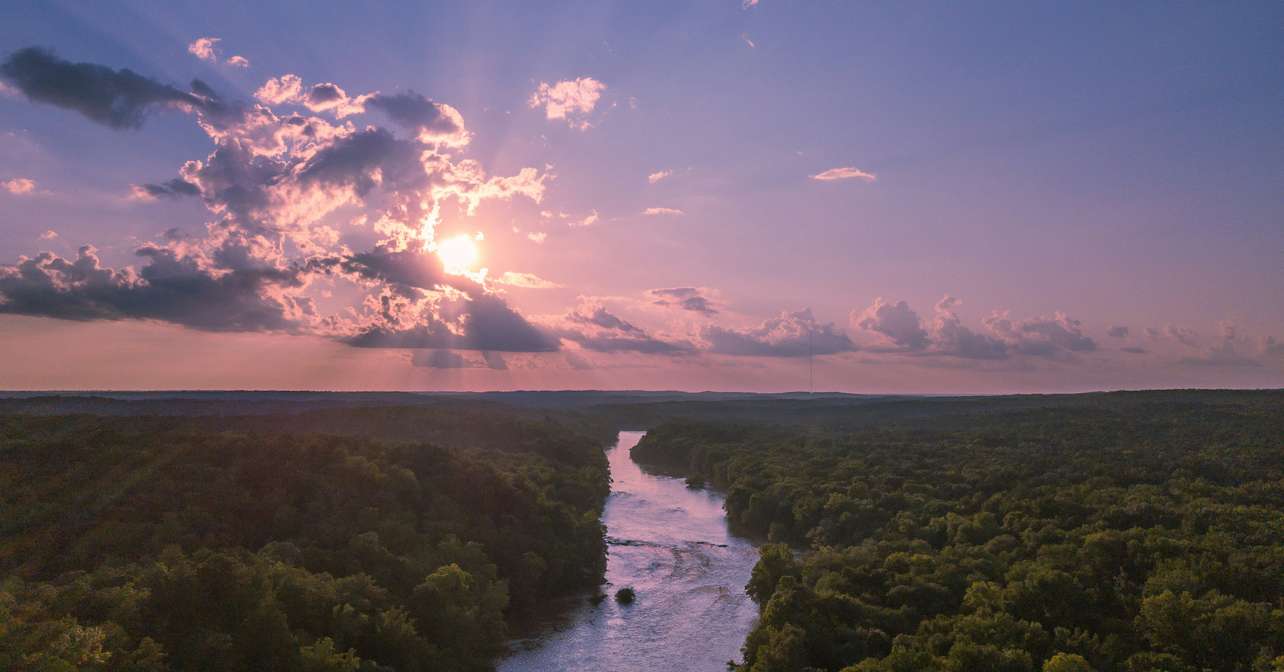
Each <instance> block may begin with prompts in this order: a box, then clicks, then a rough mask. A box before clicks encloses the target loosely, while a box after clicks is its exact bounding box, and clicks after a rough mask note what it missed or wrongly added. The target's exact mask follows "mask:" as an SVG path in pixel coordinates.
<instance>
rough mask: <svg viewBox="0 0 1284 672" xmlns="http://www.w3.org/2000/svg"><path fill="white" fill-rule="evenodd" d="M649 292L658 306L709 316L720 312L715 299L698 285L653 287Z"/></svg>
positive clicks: (652, 301) (652, 300)
mask: <svg viewBox="0 0 1284 672" xmlns="http://www.w3.org/2000/svg"><path fill="white" fill-rule="evenodd" d="M647 294H649V295H650V296H651V303H654V304H655V305H657V306H672V307H675V308H681V309H682V310H689V311H691V312H693V313H700V314H701V315H705V316H707V317H712V316H714V315H717V314H718V311H717V309H715V308H714V307H713V301H712V300H710V299H709V297H707V296H705V295H704V290H702V289H700V288H698V287H669V288H667V289H652V290H650V291H648V292H647Z"/></svg>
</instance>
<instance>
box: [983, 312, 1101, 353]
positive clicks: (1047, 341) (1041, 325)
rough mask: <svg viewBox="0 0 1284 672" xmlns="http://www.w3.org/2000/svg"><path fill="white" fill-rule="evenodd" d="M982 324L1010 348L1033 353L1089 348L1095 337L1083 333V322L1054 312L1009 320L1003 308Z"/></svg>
mask: <svg viewBox="0 0 1284 672" xmlns="http://www.w3.org/2000/svg"><path fill="white" fill-rule="evenodd" d="M983 324H985V326H986V327H988V328H989V329H990V331H991V332H993V333H994V335H995V337H997V338H998V339H1000V340H1001V341H1003V343H1004V344H1005V345H1006V346H1007V347H1008V348H1009V349H1011V350H1012V351H1013V352H1018V353H1020V354H1024V355H1032V356H1035V357H1055V356H1058V355H1063V354H1066V353H1075V352H1091V351H1093V350H1096V349H1097V343H1096V341H1094V340H1092V338H1090V337H1088V336H1085V335H1084V334H1083V329H1082V324H1081V323H1080V321H1079V320H1074V319H1071V318H1069V317H1067V316H1066V314H1065V313H1060V312H1058V313H1056V314H1054V315H1053V316H1052V317H1036V318H1032V319H1028V320H1012V319H1011V318H1009V317H1008V314H1007V313H1006V312H999V313H994V314H992V315H990V316H989V317H987V318H985V320H983Z"/></svg>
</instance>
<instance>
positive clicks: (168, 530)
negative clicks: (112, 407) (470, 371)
mask: <svg viewBox="0 0 1284 672" xmlns="http://www.w3.org/2000/svg"><path fill="white" fill-rule="evenodd" d="M13 403H17V402H13ZM13 403H10V406H12V405H13ZM104 403H105V402H104ZM46 405H48V404H46ZM173 406H174V404H172V403H168V402H166V403H164V404H161V403H159V402H158V404H154V405H152V406H148V407H146V410H148V411H152V412H154V413H151V414H144V415H128V416H125V415H121V416H116V415H89V414H83V413H82V414H76V415H58V414H54V413H51V412H49V410H50V409H45V412H42V413H40V414H32V413H8V414H0V577H3V579H2V582H0V669H3V670H8V671H12V672H29V671H30V672H36V671H41V672H54V671H62V670H104V671H106V670H121V671H124V670H130V671H138V672H143V671H148V672H151V671H156V672H159V671H162V670H246V671H249V670H256V671H258V670H281V671H297V672H321V671H333V672H339V671H347V672H355V671H358V670H360V671H368V672H375V671H389V670H398V671H403V672H413V671H415V670H445V671H469V670H487V669H491V668H492V664H493V660H494V659H495V657H496V656H497V655H498V654H500V653H501V652H502V650H503V646H504V644H505V638H506V627H507V623H508V622H509V621H510V620H511V619H512V618H514V617H517V616H520V615H522V614H523V613H527V612H530V611H532V610H537V609H540V608H541V605H542V604H543V603H544V602H545V601H547V600H550V599H552V598H555V597H558V596H562V595H568V594H571V593H576V592H579V591H584V590H590V589H592V588H594V587H596V586H597V585H598V584H599V583H600V582H601V579H602V572H603V569H604V562H605V545H604V538H603V530H602V526H601V523H600V522H599V516H600V513H601V510H602V504H603V501H604V499H605V497H606V494H607V492H608V487H609V476H608V473H607V466H606V460H605V458H604V455H603V448H604V447H605V446H606V445H608V444H609V443H610V441H611V440H612V439H613V438H614V431H613V428H611V427H609V426H607V425H604V424H602V423H601V422H599V421H596V420H592V419H589V418H585V417H582V416H574V415H572V414H559V415H557V416H556V417H553V416H552V415H550V414H548V413H544V412H530V413H523V412H517V411H514V410H511V409H501V408H498V407H495V406H493V405H489V404H481V403H464V402H458V403H453V402H452V403H446V404H443V405H440V406H437V405H433V406H428V407H374V408H330V409H325V410H317V411H307V412H301V413H283V414H267V415H264V414H257V415H203V416H195V417H187V416H185V415H183V414H182V413H181V412H180V413H178V414H173V415H167V413H168V412H169V411H170V410H172V407H173ZM10 410H12V409H10ZM28 410H29V409H28ZM225 410H226V409H225ZM232 410H236V409H232ZM240 410H244V408H241V409H240Z"/></svg>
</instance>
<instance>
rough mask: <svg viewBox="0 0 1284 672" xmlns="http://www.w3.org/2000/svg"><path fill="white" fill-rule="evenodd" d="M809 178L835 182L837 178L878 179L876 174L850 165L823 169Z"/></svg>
mask: <svg viewBox="0 0 1284 672" xmlns="http://www.w3.org/2000/svg"><path fill="white" fill-rule="evenodd" d="M811 179H813V180H818V181H820V182H836V181H838V180H863V181H865V182H874V181H877V180H878V176H877V175H875V174H873V173H867V172H865V171H863V170H861V169H859V168H854V167H852V166H842V167H840V168H830V169H829V170H823V171H821V172H819V173H816V174H815V175H812V176H811Z"/></svg>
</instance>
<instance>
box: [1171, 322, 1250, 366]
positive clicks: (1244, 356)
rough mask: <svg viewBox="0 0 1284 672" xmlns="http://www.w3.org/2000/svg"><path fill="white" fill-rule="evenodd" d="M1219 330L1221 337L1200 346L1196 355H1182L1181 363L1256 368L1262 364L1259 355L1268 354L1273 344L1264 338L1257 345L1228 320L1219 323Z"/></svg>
mask: <svg viewBox="0 0 1284 672" xmlns="http://www.w3.org/2000/svg"><path fill="white" fill-rule="evenodd" d="M1170 328H1171V327H1170ZM1221 332H1222V333H1221V338H1220V339H1219V340H1218V341H1217V342H1216V343H1214V344H1212V345H1210V346H1209V347H1207V348H1202V349H1201V350H1200V353H1199V354H1198V355H1195V356H1190V357H1183V358H1182V360H1181V363H1182V364H1187V365H1191V366H1219V367H1237V368H1258V367H1260V366H1262V362H1261V361H1260V357H1261V356H1262V355H1267V354H1270V353H1271V349H1272V346H1273V345H1274V341H1273V340H1271V339H1266V340H1265V341H1263V342H1262V343H1261V345H1260V347H1258V344H1256V343H1254V342H1253V341H1252V339H1249V338H1248V337H1246V336H1245V335H1244V334H1243V333H1241V332H1240V330H1239V328H1238V327H1236V326H1235V325H1234V324H1233V323H1230V322H1223V323H1222V324H1221Z"/></svg>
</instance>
